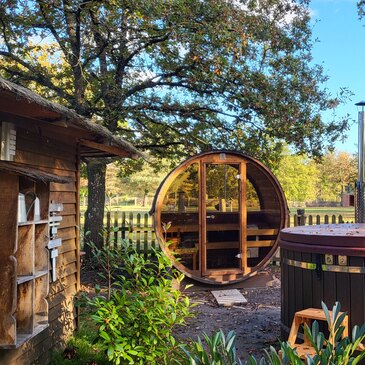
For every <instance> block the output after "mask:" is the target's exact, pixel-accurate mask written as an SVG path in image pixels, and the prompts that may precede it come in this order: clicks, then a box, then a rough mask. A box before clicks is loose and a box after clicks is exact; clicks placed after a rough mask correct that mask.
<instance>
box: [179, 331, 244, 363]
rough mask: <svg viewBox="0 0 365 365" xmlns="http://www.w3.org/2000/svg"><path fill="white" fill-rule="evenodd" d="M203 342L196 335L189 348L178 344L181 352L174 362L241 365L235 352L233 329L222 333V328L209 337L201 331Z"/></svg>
mask: <svg viewBox="0 0 365 365" xmlns="http://www.w3.org/2000/svg"><path fill="white" fill-rule="evenodd" d="M203 337H204V340H205V343H203V341H202V340H201V338H200V337H198V341H196V342H194V343H193V344H192V346H191V349H190V350H188V349H187V347H186V346H180V348H181V350H182V354H181V355H180V356H179V357H180V358H179V359H175V363H176V364H179V365H241V364H242V363H241V361H240V359H239V358H238V357H237V353H236V345H235V341H236V335H235V334H234V332H233V331H231V332H229V333H228V334H227V337H226V336H225V335H224V333H223V331H222V330H219V331H218V332H217V333H215V334H214V335H212V336H211V337H209V336H208V335H207V334H206V333H203Z"/></svg>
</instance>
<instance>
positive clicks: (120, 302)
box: [87, 243, 191, 364]
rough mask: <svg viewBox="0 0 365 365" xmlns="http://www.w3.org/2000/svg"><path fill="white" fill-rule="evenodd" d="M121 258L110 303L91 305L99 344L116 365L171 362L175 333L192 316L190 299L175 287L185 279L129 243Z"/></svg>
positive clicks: (160, 256)
mask: <svg viewBox="0 0 365 365" xmlns="http://www.w3.org/2000/svg"><path fill="white" fill-rule="evenodd" d="M121 253H122V256H121V258H122V264H123V266H122V268H121V270H122V273H121V274H119V275H118V276H117V281H116V282H115V284H114V289H113V291H112V293H111V296H110V299H108V298H107V297H104V296H102V295H99V296H97V297H95V298H93V299H88V300H87V305H88V306H89V308H90V310H91V315H90V317H91V318H92V320H93V321H94V322H95V324H96V325H97V327H98V334H97V343H98V344H99V345H100V346H101V347H102V348H103V349H104V350H105V351H106V352H107V355H108V358H109V360H110V361H111V362H112V363H113V364H157V363H158V364H162V363H168V356H169V354H171V353H172V352H173V351H174V350H175V348H176V346H177V344H176V340H175V338H174V337H173V335H172V330H173V328H175V327H176V326H178V325H184V323H185V320H186V318H188V317H189V316H191V314H190V306H191V305H190V302H189V298H188V297H186V296H185V295H183V294H182V293H181V292H180V291H179V290H176V289H174V287H173V281H176V282H177V283H180V282H181V280H182V278H183V276H182V275H181V274H179V273H178V272H177V271H175V270H174V269H173V268H172V267H171V262H170V261H169V260H168V258H167V257H166V256H165V255H163V254H161V253H159V252H155V253H154V256H148V257H145V256H143V255H142V254H139V253H137V252H136V251H135V250H134V249H132V248H131V247H130V246H129V245H128V243H125V244H124V245H123V246H122V248H121Z"/></svg>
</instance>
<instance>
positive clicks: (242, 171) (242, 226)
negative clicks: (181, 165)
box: [199, 155, 248, 277]
mask: <svg viewBox="0 0 365 365" xmlns="http://www.w3.org/2000/svg"><path fill="white" fill-rule="evenodd" d="M199 164H200V166H199V252H200V255H199V260H200V262H199V267H200V272H201V277H206V276H214V275H224V274H228V273H229V274H242V273H247V271H248V269H247V239H246V235H247V228H246V227H247V207H246V161H245V160H242V158H240V157H237V156H227V155H225V158H224V159H223V158H221V156H220V155H219V156H216V155H208V156H205V157H203V158H202V159H200V161H199ZM208 164H213V165H227V164H237V165H238V167H239V175H240V178H239V180H240V183H239V232H240V237H239V251H240V253H241V260H240V267H239V268H232V269H223V270H222V269H207V250H206V237H207V222H206V215H207V210H206V167H207V165H208Z"/></svg>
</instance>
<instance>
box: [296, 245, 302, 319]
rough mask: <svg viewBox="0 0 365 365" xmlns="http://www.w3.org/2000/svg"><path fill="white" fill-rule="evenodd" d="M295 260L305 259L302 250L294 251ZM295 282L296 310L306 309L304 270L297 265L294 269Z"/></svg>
mask: <svg viewBox="0 0 365 365" xmlns="http://www.w3.org/2000/svg"><path fill="white" fill-rule="evenodd" d="M294 260H296V261H299V262H301V261H303V260H302V253H301V252H294ZM294 283H295V288H296V290H295V312H296V311H298V310H302V309H304V307H303V289H304V287H303V270H302V269H301V268H299V267H296V268H295V270H294Z"/></svg>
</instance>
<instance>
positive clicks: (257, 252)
mask: <svg viewBox="0 0 365 365" xmlns="http://www.w3.org/2000/svg"><path fill="white" fill-rule="evenodd" d="M153 212H154V216H155V229H156V235H157V238H158V241H159V243H160V246H161V248H162V250H163V251H164V252H165V253H166V255H168V256H169V257H171V258H172V260H173V262H174V265H175V266H176V267H177V268H178V269H179V270H181V271H182V272H183V273H185V275H187V276H188V277H190V278H193V279H195V280H198V281H201V282H205V283H209V284H231V283H235V282H238V281H242V280H245V279H247V278H248V277H250V276H252V275H254V274H255V273H256V272H257V270H258V269H260V268H262V267H264V266H265V265H266V264H267V263H268V262H269V260H270V258H271V257H272V255H273V254H274V253H275V251H276V250H277V247H278V234H279V232H280V230H281V229H282V228H284V227H285V226H286V223H287V217H288V208H287V203H286V200H285V196H284V193H283V191H282V189H281V187H280V184H279V182H278V181H277V179H276V178H275V176H274V175H273V174H272V173H271V172H270V171H269V169H268V168H267V167H265V166H264V165H263V164H262V163H260V162H259V161H257V160H255V159H253V158H252V157H249V156H247V155H244V154H241V153H238V152H232V151H212V152H207V153H203V154H200V155H197V156H195V157H192V158H190V159H188V160H187V161H185V162H183V163H182V164H181V165H180V166H179V167H177V168H176V169H175V170H173V171H172V172H171V173H170V174H169V175H168V176H167V177H166V179H165V180H164V181H163V182H162V184H161V185H160V187H159V189H158V191H157V194H156V197H155V201H154V206H153Z"/></svg>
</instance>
